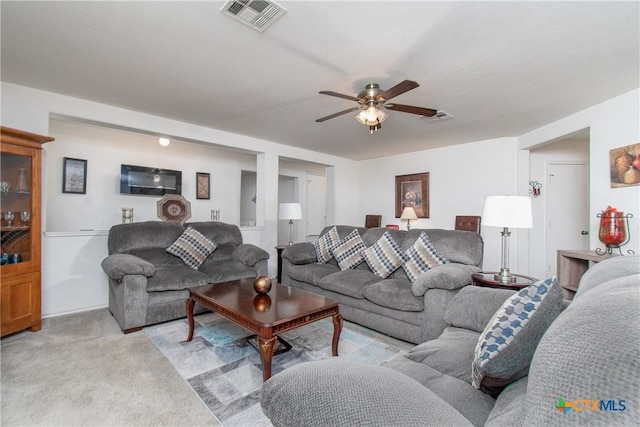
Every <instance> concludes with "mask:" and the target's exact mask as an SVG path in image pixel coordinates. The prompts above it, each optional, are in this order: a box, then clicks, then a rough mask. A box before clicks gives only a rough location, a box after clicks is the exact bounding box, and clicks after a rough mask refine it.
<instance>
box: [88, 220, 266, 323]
mask: <svg viewBox="0 0 640 427" xmlns="http://www.w3.org/2000/svg"><path fill="white" fill-rule="evenodd" d="M189 226H191V227H193V229H195V230H197V231H198V232H199V233H201V234H202V235H203V236H205V237H206V238H207V239H209V240H211V241H213V242H214V243H215V244H216V245H217V248H216V249H215V250H214V251H213V253H212V254H210V255H209V256H208V257H207V258H206V259H205V260H204V262H203V263H202V264H201V265H200V266H199V267H198V268H197V269H194V268H192V267H189V266H188V265H186V264H185V262H184V261H183V260H182V259H181V258H179V257H178V256H175V255H172V254H170V253H167V252H166V249H167V248H168V247H169V246H171V245H172V244H173V243H174V242H175V241H176V240H177V239H178V238H179V237H181V236H182V235H183V233H184V232H185V230H186V229H187V228H188V227H189ZM108 250H109V256H107V258H105V259H104V260H103V261H102V264H101V265H102V268H103V270H104V272H105V273H106V274H107V275H108V277H109V310H110V311H111V314H113V316H114V317H115V319H116V320H117V321H118V324H119V325H120V328H121V329H122V330H123V331H124V332H125V333H128V332H132V331H135V330H138V329H140V328H142V327H143V326H146V325H151V324H154V323H160V322H165V321H168V320H173V319H178V318H181V317H184V316H186V309H185V301H186V299H187V298H188V296H189V291H188V289H189V288H191V287H194V286H200V285H206V284H207V283H219V282H225V281H229V280H236V279H241V278H245V277H257V276H261V275H266V274H267V260H268V259H269V254H268V253H267V252H266V251H264V250H263V249H260V248H258V247H257V246H254V245H251V244H243V243H242V234H241V233H240V229H239V228H238V227H237V226H235V225H231V224H224V223H221V222H194V223H187V224H184V225H181V224H179V223H176V222H164V221H147V222H139V223H133V224H119V225H115V226H113V227H112V228H111V230H110V231H109V238H108ZM196 309H197V310H199V311H202V309H201V308H200V307H199V306H196Z"/></svg>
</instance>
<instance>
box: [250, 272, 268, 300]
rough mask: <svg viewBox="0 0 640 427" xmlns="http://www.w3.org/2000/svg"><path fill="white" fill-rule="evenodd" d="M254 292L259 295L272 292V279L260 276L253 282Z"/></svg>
mask: <svg viewBox="0 0 640 427" xmlns="http://www.w3.org/2000/svg"><path fill="white" fill-rule="evenodd" d="M253 290H254V291H256V292H257V293H258V294H262V295H264V294H268V293H269V291H270V290H271V279H269V278H268V277H267V276H258V277H256V280H255V281H254V282H253Z"/></svg>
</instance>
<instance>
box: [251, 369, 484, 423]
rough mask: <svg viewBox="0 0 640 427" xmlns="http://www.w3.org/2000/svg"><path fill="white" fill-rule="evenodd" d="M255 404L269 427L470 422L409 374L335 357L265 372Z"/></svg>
mask: <svg viewBox="0 0 640 427" xmlns="http://www.w3.org/2000/svg"><path fill="white" fill-rule="evenodd" d="M260 403H261V405H262V411H263V412H264V413H265V415H266V416H267V417H268V418H269V419H270V420H271V422H272V423H273V425H274V426H275V427H280V426H291V427H294V426H295V427H298V426H306V427H325V426H340V425H344V426H392V425H398V426H408V425H415V426H418V425H419V426H442V425H466V426H470V425H471V423H470V422H469V421H468V420H467V419H466V418H465V417H464V416H462V414H460V412H458V411H457V410H455V409H454V408H453V407H451V406H450V405H449V404H447V403H446V402H445V401H443V400H442V399H440V398H439V397H438V396H437V395H436V394H435V393H434V392H432V391H431V390H429V389H428V388H427V387H424V386H423V385H421V384H420V383H419V382H417V381H415V380H413V379H412V378H409V377H408V376H406V375H404V374H401V373H399V372H396V371H394V370H392V369H389V368H385V367H382V366H374V365H365V364H358V363H354V362H348V361H343V360H340V359H338V358H333V359H328V360H322V361H317V362H308V363H301V364H299V365H296V366H293V367H290V368H287V369H286V370H284V371H282V372H280V373H279V374H277V375H275V376H273V377H271V378H270V379H269V380H267V381H266V382H265V383H264V384H263V385H262V396H261V402H260Z"/></svg>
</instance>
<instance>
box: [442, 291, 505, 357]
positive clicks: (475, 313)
mask: <svg viewBox="0 0 640 427" xmlns="http://www.w3.org/2000/svg"><path fill="white" fill-rule="evenodd" d="M515 293H516V291H513V290H510V289H493V288H485V287H481V286H465V287H464V288H462V289H460V292H458V293H457V294H455V296H454V297H453V298H451V301H449V304H448V305H447V310H446V311H445V312H444V323H446V324H447V325H450V326H455V327H456V328H464V329H469V330H471V331H474V332H477V333H480V332H482V331H483V330H484V328H485V327H486V326H487V323H489V321H490V320H491V319H493V316H494V314H495V312H496V311H498V309H499V308H500V307H501V306H502V304H504V302H505V301H506V300H507V298H509V297H511V296H513V295H514V294H515ZM476 342H477V340H476ZM474 348H475V344H474Z"/></svg>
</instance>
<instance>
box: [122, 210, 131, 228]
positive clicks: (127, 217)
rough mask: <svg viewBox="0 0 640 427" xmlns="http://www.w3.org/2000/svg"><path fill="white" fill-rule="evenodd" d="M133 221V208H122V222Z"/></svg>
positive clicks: (129, 222)
mask: <svg viewBox="0 0 640 427" xmlns="http://www.w3.org/2000/svg"><path fill="white" fill-rule="evenodd" d="M132 222H133V208H122V223H123V224H131V223H132Z"/></svg>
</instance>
